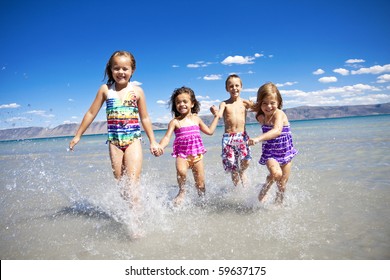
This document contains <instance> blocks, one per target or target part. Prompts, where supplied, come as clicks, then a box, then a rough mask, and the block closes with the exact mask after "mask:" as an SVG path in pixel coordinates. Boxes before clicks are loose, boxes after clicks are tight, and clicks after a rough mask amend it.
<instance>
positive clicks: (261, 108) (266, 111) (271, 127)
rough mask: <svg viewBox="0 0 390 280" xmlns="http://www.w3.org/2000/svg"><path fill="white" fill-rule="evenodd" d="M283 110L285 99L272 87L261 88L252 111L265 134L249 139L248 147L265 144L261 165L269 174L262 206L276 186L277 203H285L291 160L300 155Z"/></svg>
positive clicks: (262, 194) (262, 193)
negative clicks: (274, 184) (272, 187)
mask: <svg viewBox="0 0 390 280" xmlns="http://www.w3.org/2000/svg"><path fill="white" fill-rule="evenodd" d="M282 106H283V99H282V96H281V94H280V92H279V90H278V88H277V87H276V86H275V85H274V84H273V83H267V84H264V85H262V86H261V87H260V88H259V90H258V91H257V102H256V104H255V105H254V107H253V111H255V112H257V114H256V119H257V121H258V122H259V123H260V124H261V125H262V126H261V127H262V131H263V134H262V135H260V136H258V137H256V138H251V139H249V145H255V144H257V143H259V142H261V141H263V145H262V155H261V158H260V161H259V163H260V164H262V165H266V166H267V168H268V171H269V175H268V176H267V180H266V182H265V184H264V185H263V187H262V189H261V191H260V193H259V197H258V198H259V200H260V202H264V201H265V200H266V194H267V192H268V190H269V189H270V187H271V186H272V184H273V183H274V182H276V184H277V186H278V192H277V193H276V198H275V202H276V203H282V202H283V198H284V192H285V190H286V184H287V181H288V178H289V177H290V171H291V160H292V158H293V157H294V156H295V155H296V154H297V153H298V151H297V150H296V149H295V148H294V145H293V142H292V135H291V130H290V124H289V121H288V118H287V116H286V114H285V113H284V112H283V111H282Z"/></svg>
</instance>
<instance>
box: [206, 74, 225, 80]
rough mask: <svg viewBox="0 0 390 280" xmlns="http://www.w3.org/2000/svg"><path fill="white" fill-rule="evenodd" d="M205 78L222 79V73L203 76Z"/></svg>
mask: <svg viewBox="0 0 390 280" xmlns="http://www.w3.org/2000/svg"><path fill="white" fill-rule="evenodd" d="M203 79H204V80H206V81H216V80H221V79H222V75H220V74H213V75H206V76H204V77H203Z"/></svg>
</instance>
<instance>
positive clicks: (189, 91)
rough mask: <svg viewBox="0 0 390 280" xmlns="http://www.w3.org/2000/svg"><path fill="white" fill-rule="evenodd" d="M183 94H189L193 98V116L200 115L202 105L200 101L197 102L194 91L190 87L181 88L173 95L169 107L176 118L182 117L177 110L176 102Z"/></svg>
mask: <svg viewBox="0 0 390 280" xmlns="http://www.w3.org/2000/svg"><path fill="white" fill-rule="evenodd" d="M182 93H187V94H188V95H189V96H190V98H191V102H192V103H193V104H194V107H192V108H191V113H193V114H197V113H199V111H200V103H199V101H198V100H196V97H195V93H194V91H193V90H192V89H190V88H188V87H181V88H177V89H175V90H174V91H173V93H172V95H171V99H170V101H169V105H170V106H171V112H172V113H173V114H174V115H175V117H179V116H180V113H179V111H178V110H177V109H176V102H175V100H176V97H177V96H178V95H180V94H182Z"/></svg>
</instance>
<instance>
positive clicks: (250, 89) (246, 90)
mask: <svg viewBox="0 0 390 280" xmlns="http://www.w3.org/2000/svg"><path fill="white" fill-rule="evenodd" d="M258 90H259V88H243V89H242V90H241V91H242V92H257V91H258Z"/></svg>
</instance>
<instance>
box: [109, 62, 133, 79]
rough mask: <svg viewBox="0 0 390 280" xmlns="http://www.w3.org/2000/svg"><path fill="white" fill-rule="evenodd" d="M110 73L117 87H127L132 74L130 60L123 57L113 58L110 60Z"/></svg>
mask: <svg viewBox="0 0 390 280" xmlns="http://www.w3.org/2000/svg"><path fill="white" fill-rule="evenodd" d="M111 71H112V76H113V78H114V80H115V83H117V84H119V85H125V84H126V85H127V83H128V82H129V80H130V78H131V75H132V74H133V68H132V67H131V61H130V58H129V57H127V56H123V55H121V56H116V57H114V58H113V60H112V65H111Z"/></svg>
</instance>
